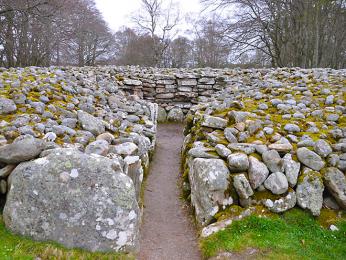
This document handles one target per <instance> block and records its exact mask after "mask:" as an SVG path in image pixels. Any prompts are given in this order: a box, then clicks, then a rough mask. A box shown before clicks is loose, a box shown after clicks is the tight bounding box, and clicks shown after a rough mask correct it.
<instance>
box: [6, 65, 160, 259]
mask: <svg viewBox="0 0 346 260" xmlns="http://www.w3.org/2000/svg"><path fill="white" fill-rule="evenodd" d="M122 84H123V83H122V79H119V80H118V79H116V76H112V77H111V76H109V74H105V73H103V72H102V70H101V69H100V70H99V69H97V68H94V69H92V68H54V67H51V68H35V67H29V68H16V69H0V193H1V194H6V195H7V198H6V204H5V207H4V212H3V218H4V221H5V224H6V226H7V227H8V228H9V229H10V230H11V231H13V232H15V233H18V234H21V235H24V236H29V237H32V238H33V239H35V240H45V241H46V240H49V241H56V242H59V243H61V244H63V245H64V246H66V247H69V248H74V247H78V248H84V249H87V250H91V251H110V250H111V251H112V250H113V251H124V252H128V251H136V250H138V242H139V224H140V220H141V210H140V206H139V203H140V202H141V201H140V199H141V198H140V192H141V184H142V181H143V176H144V174H145V172H146V171H147V170H148V167H149V157H150V155H151V153H152V152H153V150H154V147H155V141H156V140H155V138H156V137H155V136H156V124H157V115H158V106H157V105H156V104H153V103H150V102H147V101H144V100H142V99H141V98H140V97H139V96H137V95H131V94H129V93H126V92H124V91H122V90H121V89H120V88H119V85H122ZM134 94H135V93H134Z"/></svg>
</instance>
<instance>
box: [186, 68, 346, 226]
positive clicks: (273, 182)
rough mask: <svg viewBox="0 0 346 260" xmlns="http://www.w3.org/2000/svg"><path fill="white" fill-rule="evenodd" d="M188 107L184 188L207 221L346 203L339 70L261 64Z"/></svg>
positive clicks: (344, 100) (344, 99) (344, 84)
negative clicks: (242, 211)
mask: <svg viewBox="0 0 346 260" xmlns="http://www.w3.org/2000/svg"><path fill="white" fill-rule="evenodd" d="M234 74H237V75H235V76H234V77H233V78H232V80H231V81H229V82H228V84H227V87H226V88H225V89H224V90H222V91H220V92H219V93H217V94H215V95H213V96H212V97H211V98H209V99H207V100H205V101H204V102H201V103H200V104H198V105H196V106H194V107H192V108H191V110H190V112H189V114H188V115H187V119H186V129H185V135H186V138H185V141H184V147H183V168H184V170H185V171H184V174H183V178H184V185H183V187H184V192H185V195H186V196H187V197H188V198H189V199H191V203H192V205H193V207H194V209H195V213H196V219H197V221H198V222H199V223H200V224H201V225H208V224H210V223H211V222H214V221H215V220H217V219H218V218H219V217H220V216H224V215H227V212H229V211H230V209H235V208H239V206H240V207H241V208H249V207H250V208H251V207H254V206H255V207H262V208H263V209H264V210H268V211H271V212H274V213H281V212H284V211H287V210H289V209H291V208H293V207H300V208H302V209H305V210H307V211H309V212H310V213H311V214H312V215H314V216H318V215H319V214H320V212H321V209H322V208H328V209H333V210H345V209H346V178H345V173H346V70H339V71H336V70H331V69H312V70H304V69H286V68H284V69H261V70H243V71H242V73H238V72H237V73H234Z"/></svg>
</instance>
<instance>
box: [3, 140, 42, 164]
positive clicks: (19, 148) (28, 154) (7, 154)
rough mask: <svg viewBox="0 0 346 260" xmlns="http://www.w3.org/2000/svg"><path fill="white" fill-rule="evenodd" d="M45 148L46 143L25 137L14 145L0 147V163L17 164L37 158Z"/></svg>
mask: <svg viewBox="0 0 346 260" xmlns="http://www.w3.org/2000/svg"><path fill="white" fill-rule="evenodd" d="M44 148H45V142H44V141H43V140H41V139H37V138H34V137H33V136H31V135H25V136H23V137H19V138H17V139H16V140H15V141H14V142H13V143H11V144H8V145H4V146H1V147H0V162H3V163H6V164H17V163H20V162H25V161H28V160H31V159H34V158H36V157H37V156H38V155H39V154H40V153H41V152H42V151H43V149H44Z"/></svg>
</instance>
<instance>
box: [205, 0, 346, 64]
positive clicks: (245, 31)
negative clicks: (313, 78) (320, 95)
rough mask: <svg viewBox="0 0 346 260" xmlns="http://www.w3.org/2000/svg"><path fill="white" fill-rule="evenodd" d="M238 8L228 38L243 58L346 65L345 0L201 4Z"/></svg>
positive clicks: (212, 0) (251, 0)
mask: <svg viewBox="0 0 346 260" xmlns="http://www.w3.org/2000/svg"><path fill="white" fill-rule="evenodd" d="M201 2H203V3H204V4H206V6H209V7H210V6H213V7H214V8H216V9H218V8H228V7H231V8H233V9H236V15H235V16H234V17H233V20H231V22H230V23H228V28H227V30H226V31H225V34H226V35H227V37H228V38H229V41H231V42H232V43H233V44H234V45H235V46H237V50H238V51H239V53H246V52H251V51H252V52H254V51H261V52H262V53H264V54H265V55H267V56H269V57H270V58H271V63H272V66H300V67H321V66H322V67H327V66H329V67H333V68H341V67H343V66H345V45H346V44H345V35H346V29H345V28H346V21H345V19H346V18H345V17H346V16H345V10H346V6H345V5H346V2H345V0H328V1H327V0H294V1H293V0H201Z"/></svg>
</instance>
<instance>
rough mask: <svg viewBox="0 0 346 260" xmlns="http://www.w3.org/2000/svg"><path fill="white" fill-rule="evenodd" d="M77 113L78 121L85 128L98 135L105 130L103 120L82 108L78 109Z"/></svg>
mask: <svg viewBox="0 0 346 260" xmlns="http://www.w3.org/2000/svg"><path fill="white" fill-rule="evenodd" d="M77 113H78V114H77V115H78V122H79V124H80V125H81V127H82V128H83V129H84V130H86V131H89V132H90V133H92V134H93V135H95V136H98V135H100V134H102V133H104V132H105V125H104V123H103V122H102V120H100V119H98V118H96V117H94V116H92V115H90V114H88V113H87V112H84V111H82V110H78V112H77Z"/></svg>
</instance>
